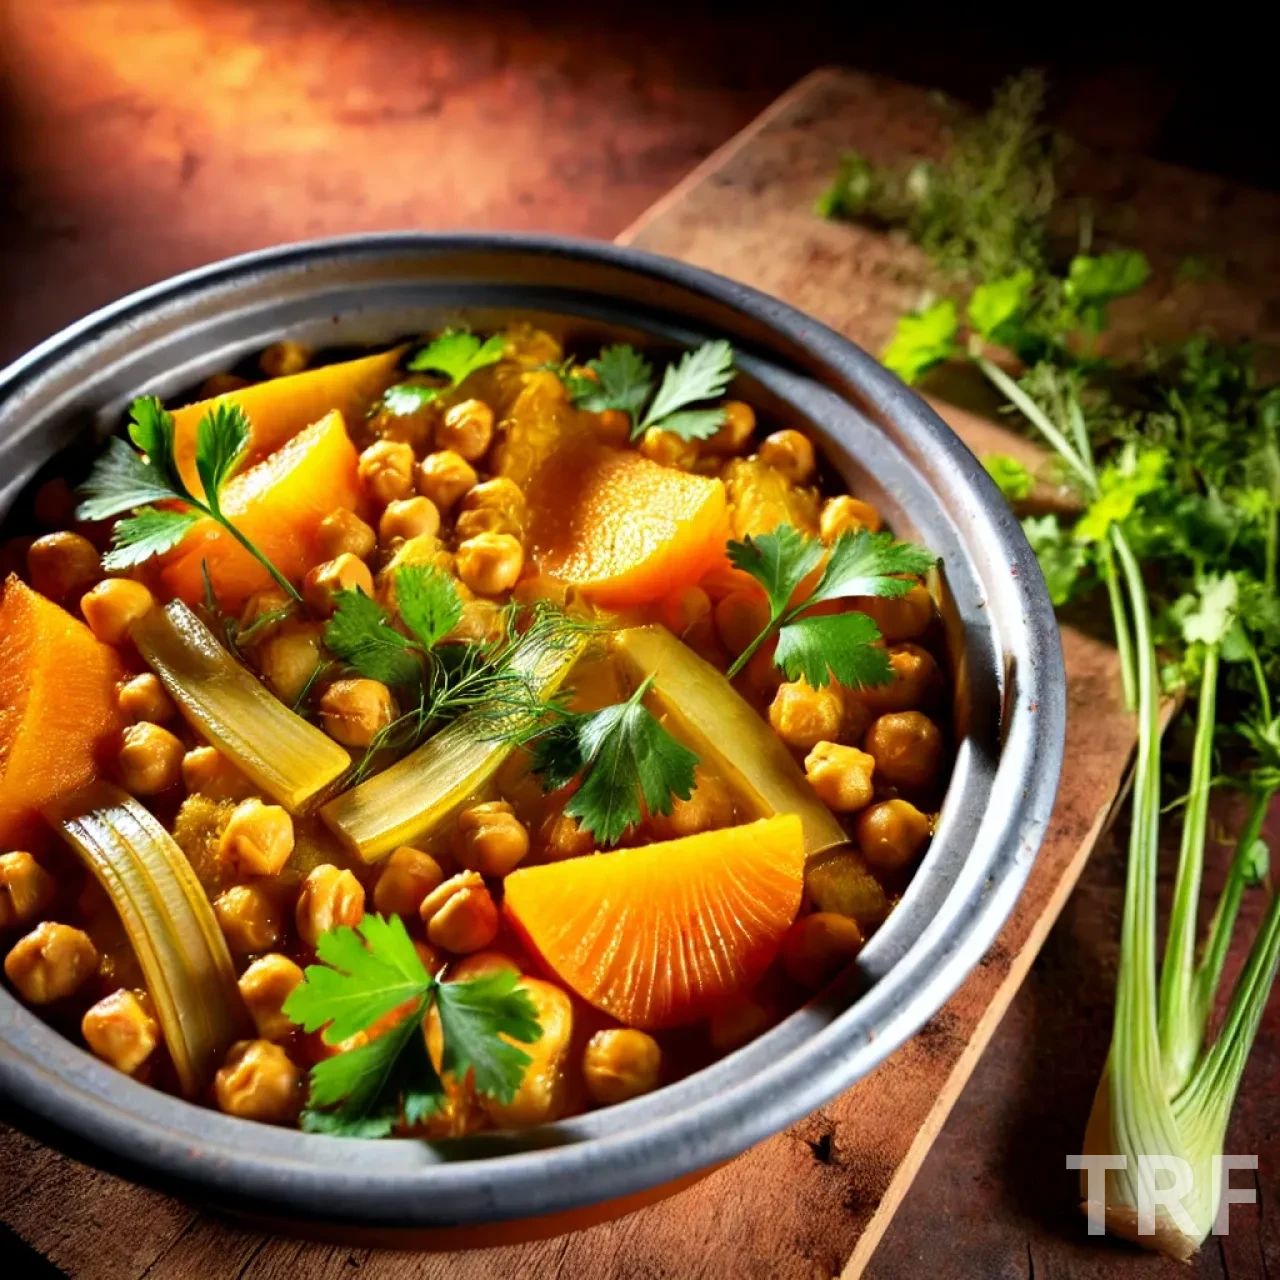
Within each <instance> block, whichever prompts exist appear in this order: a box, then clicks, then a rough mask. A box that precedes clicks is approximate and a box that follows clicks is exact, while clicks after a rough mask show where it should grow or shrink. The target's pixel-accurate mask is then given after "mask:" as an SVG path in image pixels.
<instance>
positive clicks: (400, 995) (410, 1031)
mask: <svg viewBox="0 0 1280 1280" xmlns="http://www.w3.org/2000/svg"><path fill="white" fill-rule="evenodd" d="M316 956H317V958H318V959H319V960H320V962H321V963H320V964H314V965H309V966H308V967H307V969H306V972H305V975H304V978H303V981H302V982H301V983H300V984H299V985H298V986H297V987H296V988H294V990H293V991H292V992H291V993H290V995H289V998H288V999H287V1000H286V1001H285V1003H284V1014H285V1016H286V1017H287V1018H289V1019H290V1020H291V1021H293V1022H295V1023H297V1024H298V1025H299V1026H300V1027H302V1029H303V1030H304V1031H308V1032H312V1031H319V1030H321V1028H323V1032H322V1035H323V1038H324V1041H325V1043H326V1044H329V1045H338V1044H341V1043H342V1041H344V1040H348V1039H350V1038H351V1037H352V1036H355V1035H357V1034H359V1033H360V1032H368V1031H370V1030H371V1029H372V1028H374V1027H375V1025H376V1024H377V1023H378V1022H380V1021H381V1020H382V1019H384V1018H386V1017H388V1015H390V1014H392V1013H395V1012H396V1011H400V1017H399V1018H398V1019H397V1021H396V1022H395V1024H394V1025H393V1026H391V1027H390V1028H389V1029H387V1030H385V1031H382V1032H381V1034H378V1035H375V1036H374V1037H373V1039H371V1040H369V1041H368V1042H367V1043H365V1044H363V1045H360V1046H359V1047H358V1048H355V1049H351V1050H348V1051H346V1052H344V1053H338V1054H335V1055H334V1056H333V1057H331V1058H326V1059H325V1060H324V1061H322V1062H320V1063H318V1064H317V1065H316V1066H314V1067H313V1068H312V1069H311V1077H310V1082H309V1091H308V1098H307V1109H306V1110H305V1111H304V1112H303V1113H302V1127H303V1129H305V1130H307V1131H308V1132H310V1133H328V1134H336V1135H341V1136H343V1137H351V1138H380V1137H385V1136H386V1135H387V1134H389V1133H391V1132H392V1130H393V1129H394V1128H395V1127H396V1126H397V1125H398V1124H400V1123H403V1124H406V1125H415V1124H420V1123H421V1122H422V1121H424V1120H426V1119H427V1118H428V1117H430V1116H431V1115H432V1114H433V1113H434V1112H435V1111H437V1110H438V1109H439V1108H440V1107H441V1106H442V1105H443V1103H444V1101H445V1091H444V1085H443V1083H442V1081H441V1079H440V1075H439V1073H438V1072H437V1071H436V1069H435V1066H434V1065H433V1064H432V1062H431V1058H430V1056H429V1055H428V1053H427V1047H426V1038H425V1035H424V1028H423V1022H424V1020H425V1018H426V1016H427V1014H428V1012H429V1011H430V1010H431V1007H432V1006H433V1005H434V1006H435V1008H436V1011H437V1013H438V1014H439V1016H440V1024H441V1030H442V1032H443V1052H442V1055H441V1064H440V1065H441V1068H442V1069H443V1071H444V1072H445V1073H446V1074H449V1075H452V1076H453V1077H454V1078H455V1079H457V1080H459V1081H461V1080H465V1079H466V1078H467V1076H468V1074H470V1076H471V1079H472V1082H473V1084H474V1087H475V1089H476V1092H477V1093H481V1094H484V1095H485V1096H487V1097H491V1098H495V1099H497V1100H498V1101H499V1102H504V1103H506V1102H510V1101H511V1099H512V1098H513V1097H514V1096H515V1093H516V1090H517V1089H519V1087H520V1082H521V1080H522V1079H523V1078H524V1073H525V1070H526V1069H527V1067H528V1066H529V1063H530V1062H531V1061H532V1059H531V1058H530V1056H529V1055H528V1054H527V1053H525V1051H524V1050H523V1049H521V1048H519V1047H517V1046H518V1044H533V1043H534V1042H535V1041H537V1040H538V1039H539V1038H540V1037H541V1035H542V1028H541V1027H540V1026H539V1025H538V1018H537V1010H536V1008H535V1007H534V1004H533V1001H532V1000H531V999H530V998H529V996H528V994H527V993H526V992H525V991H523V990H521V989H520V988H519V986H518V985H517V983H518V982H519V975H518V974H516V973H514V972H511V971H509V970H504V971H501V972H498V973H493V974H487V975H485V976H484V977H481V978H476V979H474V980H473V981H471V982H441V981H439V980H438V979H436V978H434V977H432V976H431V974H429V973H428V972H427V970H426V968H425V966H424V965H423V963H422V960H421V959H420V958H419V956H418V953H417V951H416V950H415V949H414V946H413V941H412V939H411V938H410V937H409V934H408V931H407V930H406V929H405V926H404V922H403V921H402V920H401V919H400V917H399V916H391V917H389V918H384V917H382V916H377V915H368V916H365V918H364V919H363V920H362V921H361V922H360V923H359V924H358V925H356V927H355V928H354V929H353V928H350V927H349V926H347V925H340V926H338V927H337V928H336V929H332V930H330V931H329V932H328V933H325V934H322V935H321V936H320V938H319V939H318V940H317V942H316ZM503 1037H506V1038H505V1039H504V1038H503ZM513 1041H514V1042H516V1043H512V1042H513Z"/></svg>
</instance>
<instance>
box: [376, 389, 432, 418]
mask: <svg viewBox="0 0 1280 1280" xmlns="http://www.w3.org/2000/svg"><path fill="white" fill-rule="evenodd" d="M440 395H441V391H440V388H439V387H420V386H418V384H417V383H415V382H397V383H396V385H395V386H394V387H388V388H387V389H386V390H385V391H384V392H383V393H382V407H383V408H384V409H385V410H386V411H387V412H388V413H393V414H395V415H396V416H397V417H401V416H403V417H407V416H408V415H409V414H412V413H417V412H418V410H419V409H425V408H426V407H427V405H429V404H430V403H431V402H432V401H433V400H438V399H439V398H440Z"/></svg>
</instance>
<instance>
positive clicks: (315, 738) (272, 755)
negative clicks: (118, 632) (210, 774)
mask: <svg viewBox="0 0 1280 1280" xmlns="http://www.w3.org/2000/svg"><path fill="white" fill-rule="evenodd" d="M131 634H132V636H133V641H134V644H135V645H137V648H138V652H139V653H140V654H141V655H142V657H143V658H144V659H145V660H146V662H147V663H148V664H149V665H150V667H151V669H152V670H153V671H154V672H155V673H156V675H158V676H159V677H160V679H161V680H162V681H163V682H164V687H165V688H166V689H167V690H168V691H169V694H170V696H171V697H172V698H173V700H174V701H175V702H176V703H177V704H178V706H179V707H180V708H181V710H182V714H183V715H184V716H185V717H186V718H187V720H188V721H189V722H190V724H191V725H192V727H193V728H194V729H196V730H197V731H198V732H199V733H200V734H202V735H203V736H204V737H205V738H207V739H208V741H209V742H211V743H212V744H213V745H214V746H215V747H217V748H218V750H219V751H221V752H222V754H223V755H224V756H226V757H227V758H228V759H229V760H230V761H231V762H232V763H233V764H235V765H236V766H237V767H238V768H239V769H240V770H241V771H242V772H243V773H245V774H246V775H247V776H248V777H249V778H250V779H252V781H253V782H254V784H255V785H256V786H257V787H258V788H259V789H260V790H262V791H263V792H265V793H266V794H267V795H269V796H271V798H272V799H273V800H276V801H278V802H279V803H280V804H282V805H284V807H285V808H286V809H288V810H289V811H290V812H291V813H301V812H303V811H304V810H306V809H307V807H308V806H309V805H310V804H311V803H312V802H313V801H314V800H315V799H316V797H317V796H319V795H320V794H321V793H322V792H323V791H324V790H325V788H326V787H328V786H329V785H330V783H332V782H334V781H335V780H336V779H337V778H339V777H341V776H342V774H343V773H345V772H346V770H347V769H348V768H350V766H351V757H350V756H349V755H348V754H347V753H346V752H345V751H344V750H343V749H342V748H341V747H340V746H339V745H338V744H337V743H336V742H334V740H333V739H332V738H330V737H329V736H328V735H327V734H325V733H323V732H321V730H319V729H317V728H316V726H315V725H313V724H308V723H307V721H305V720H304V719H302V717H301V716H299V715H295V714H294V713H293V712H292V711H290V710H289V708H288V707H286V706H285V705H284V704H283V703H282V702H280V701H279V700H278V699H277V698H275V697H274V696H273V695H272V694H271V693H270V692H269V691H268V690H267V689H266V687H265V686H264V685H262V684H261V683H260V682H259V681H258V680H256V679H255V678H254V677H253V675H252V674H251V673H250V672H248V671H246V670H245V668H244V667H242V666H241V665H240V664H239V663H238V662H237V661H236V660H235V659H234V658H233V657H232V656H231V655H230V654H229V653H228V652H227V651H226V649H224V648H223V647H222V645H220V644H219V643H218V641H217V640H216V639H215V638H214V635H213V632H211V631H210V630H209V628H208V627H206V626H205V625H204V623H202V622H201V621H200V619H199V618H197V617H196V615H195V614H194V613H192V612H191V610H190V609H188V608H187V606H186V605H185V604H183V603H182V602H181V601H180V600H175V601H174V602H173V603H172V604H168V605H165V606H164V607H163V608H157V609H153V610H152V611H151V612H150V613H149V614H148V615H147V616H146V617H145V618H143V619H141V620H140V621H138V622H136V623H134V625H133V629H132V633H131Z"/></svg>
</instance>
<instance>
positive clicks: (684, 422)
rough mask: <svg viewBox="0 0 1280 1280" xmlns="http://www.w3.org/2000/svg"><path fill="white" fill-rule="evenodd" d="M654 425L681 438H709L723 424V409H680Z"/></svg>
mask: <svg viewBox="0 0 1280 1280" xmlns="http://www.w3.org/2000/svg"><path fill="white" fill-rule="evenodd" d="M655 425H656V426H657V427H658V429H659V430H660V431H670V432H671V433H672V435H677V436H679V437H680V439H681V440H709V439H711V437H712V436H713V435H715V433H716V432H717V431H719V430H720V428H721V427H722V426H724V409H723V408H721V409H681V410H680V411H679V412H678V413H673V414H672V415H671V416H670V417H669V418H663V420H662V421H661V422H659V423H656V424H655Z"/></svg>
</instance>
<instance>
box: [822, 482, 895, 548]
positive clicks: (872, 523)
mask: <svg viewBox="0 0 1280 1280" xmlns="http://www.w3.org/2000/svg"><path fill="white" fill-rule="evenodd" d="M879 528H880V513H879V512H878V511H877V510H876V509H875V507H873V506H872V505H871V504H870V503H869V502H863V501H862V500H861V499H860V498H851V497H850V496H849V495H848V494H847V493H842V494H840V495H839V496H838V497H835V498H828V499H827V500H826V502H824V503H823V504H822V515H821V516H820V517H819V518H818V531H819V533H820V534H821V536H822V540H823V542H825V543H828V544H830V543H832V542H834V541H835V540H836V539H837V538H838V537H839V536H840V535H841V534H842V533H857V532H858V531H859V530H860V529H866V530H868V531H869V532H871V533H876V532H877V531H878V530H879Z"/></svg>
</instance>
